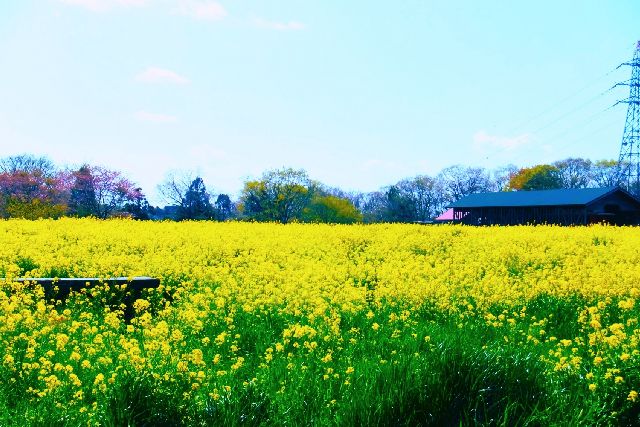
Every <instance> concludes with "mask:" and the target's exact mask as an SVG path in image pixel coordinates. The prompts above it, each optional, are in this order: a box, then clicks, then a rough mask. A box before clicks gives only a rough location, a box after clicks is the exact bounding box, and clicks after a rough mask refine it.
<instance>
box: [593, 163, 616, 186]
mask: <svg viewBox="0 0 640 427" xmlns="http://www.w3.org/2000/svg"><path fill="white" fill-rule="evenodd" d="M619 184H620V177H619V175H618V162H617V161H616V160H598V161H597V162H595V163H593V165H592V167H591V183H590V185H593V186H594V187H615V186H617V185H619Z"/></svg>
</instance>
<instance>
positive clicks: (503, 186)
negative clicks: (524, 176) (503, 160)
mask: <svg viewBox="0 0 640 427" xmlns="http://www.w3.org/2000/svg"><path fill="white" fill-rule="evenodd" d="M519 170H520V169H519V168H518V167H517V166H516V165H507V166H502V167H500V168H498V169H496V170H494V171H493V173H492V179H491V181H492V182H491V183H492V188H491V190H492V191H509V190H510V189H509V181H510V180H511V178H512V177H513V176H514V175H515V174H517V173H518V171H519Z"/></svg>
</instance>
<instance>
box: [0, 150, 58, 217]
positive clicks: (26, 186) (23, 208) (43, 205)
mask: <svg viewBox="0 0 640 427" xmlns="http://www.w3.org/2000/svg"><path fill="white" fill-rule="evenodd" d="M67 199H68V190H67V180H66V179H65V176H64V174H62V173H61V172H59V171H57V170H56V168H55V166H54V165H53V163H52V162H51V161H50V160H48V159H47V158H45V157H35V156H31V155H27V154H22V155H19V156H12V157H7V158H4V159H1V160H0V215H2V216H4V217H7V216H8V217H21V218H28V219H37V218H50V217H53V218H57V217H60V216H62V215H63V214H64V212H65V211H66V203H67Z"/></svg>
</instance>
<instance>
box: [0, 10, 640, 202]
mask: <svg viewBox="0 0 640 427" xmlns="http://www.w3.org/2000/svg"><path fill="white" fill-rule="evenodd" d="M639 22H640V2H638V1H637V0H616V1H602V0H600V1H580V2H578V1H547V0H542V1H536V2H513V1H472V0H459V1H455V2H453V1H437V2H436V1H417V0H407V1H402V2H379V1H350V2H344V1H329V0H322V1H319V0H318V1H301V0H297V1H293V0H290V1H288V0H282V1H238V0H235V1H225V0H220V1H218V2H216V1H211V0H0V157H4V156H8V155H12V154H17V153H23V152H29V153H34V154H38V155H46V156H48V157H50V158H51V159H52V160H54V161H55V162H56V163H58V164H71V165H76V164H81V163H84V162H87V163H92V164H99V165H104V166H108V167H111V168H114V169H118V170H121V171H123V172H124V173H125V174H126V175H127V176H129V177H130V178H131V179H132V180H134V181H135V182H137V183H138V184H140V185H141V186H142V187H143V189H144V190H145V192H146V193H147V194H148V195H149V197H150V199H151V200H152V201H157V199H156V185H157V184H158V183H160V182H161V181H162V179H163V177H164V176H165V174H166V173H167V172H168V171H170V170H193V171H195V172H197V173H199V174H201V175H202V176H203V177H204V179H205V183H206V184H207V185H208V186H209V187H210V188H211V189H212V190H213V192H215V193H218V192H227V193H230V194H232V195H234V196H235V195H237V193H238V191H239V190H240V189H241V186H242V182H243V181H244V180H245V179H247V178H252V177H257V176H259V175H260V174H261V173H262V172H263V171H265V170H267V169H271V168H277V167H282V166H290V167H294V168H304V169H306V170H307V171H308V172H309V174H310V176H311V177H312V178H314V179H318V180H320V181H322V182H324V183H326V184H329V185H332V186H339V187H341V188H343V189H346V190H350V189H353V190H363V191H369V190H374V189H377V188H379V187H381V186H384V185H389V184H392V183H394V182H396V181H397V180H399V179H401V178H404V177H410V176H414V175H417V174H430V175H434V174H436V173H437V172H438V171H439V170H440V169H442V168H444V167H446V166H450V165H453V164H463V165H473V166H484V167H488V168H494V167H497V166H500V165H504V164H507V163H515V164H517V165H531V164H535V163H541V162H551V161H554V160H558V159H562V158H566V157H568V156H580V157H587V158H591V159H594V160H595V159H601V158H617V156H618V151H619V147H620V138H621V136H622V129H623V126H624V116H625V112H626V110H625V107H624V106H622V105H620V106H618V107H616V108H613V109H609V110H605V109H606V108H607V107H609V106H610V105H612V104H613V103H615V101H616V100H617V99H622V98H624V97H626V96H627V90H626V89H625V88H617V89H615V90H612V91H608V92H606V93H604V94H603V92H605V91H607V90H608V89H609V88H610V87H611V86H612V85H613V84H615V83H616V82H618V81H623V80H627V79H628V78H629V76H630V70H628V69H626V68H621V69H619V70H615V67H616V66H617V65H618V64H619V63H621V62H623V61H625V60H629V59H630V58H631V56H632V54H633V50H634V46H635V42H636V41H637V40H638V39H640V27H639V26H638V23H639Z"/></svg>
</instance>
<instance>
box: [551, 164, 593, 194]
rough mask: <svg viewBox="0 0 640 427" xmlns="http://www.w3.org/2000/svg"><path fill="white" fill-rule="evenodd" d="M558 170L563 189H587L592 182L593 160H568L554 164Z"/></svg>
mask: <svg viewBox="0 0 640 427" xmlns="http://www.w3.org/2000/svg"><path fill="white" fill-rule="evenodd" d="M553 166H555V167H556V168H557V169H558V176H559V177H560V180H561V181H562V188H586V187H588V186H589V183H590V181H591V167H592V164H591V160H588V159H580V158H572V157H570V158H568V159H564V160H559V161H557V162H555V163H554V164H553Z"/></svg>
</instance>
